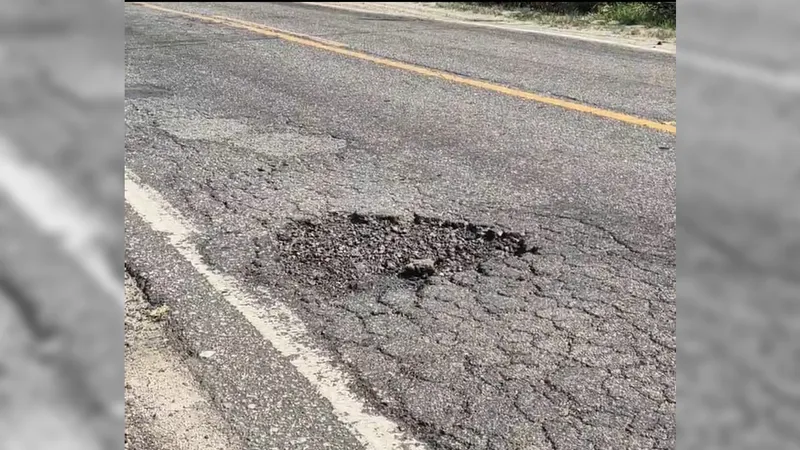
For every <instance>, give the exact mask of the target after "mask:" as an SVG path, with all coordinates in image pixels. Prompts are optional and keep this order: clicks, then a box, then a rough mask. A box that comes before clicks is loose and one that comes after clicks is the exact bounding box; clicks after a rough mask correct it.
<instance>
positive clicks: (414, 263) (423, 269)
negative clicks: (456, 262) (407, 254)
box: [400, 258, 436, 278]
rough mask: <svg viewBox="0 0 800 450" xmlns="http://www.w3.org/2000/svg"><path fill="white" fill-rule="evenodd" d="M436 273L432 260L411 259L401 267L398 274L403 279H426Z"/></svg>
mask: <svg viewBox="0 0 800 450" xmlns="http://www.w3.org/2000/svg"><path fill="white" fill-rule="evenodd" d="M434 273H436V267H435V262H434V261H433V259H430V258H425V259H412V260H411V261H409V263H408V264H406V265H405V266H404V267H403V271H402V272H401V273H400V275H401V276H403V277H405V278H415V277H427V276H431V275H433V274H434Z"/></svg>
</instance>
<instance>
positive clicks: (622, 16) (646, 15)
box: [436, 2, 676, 40]
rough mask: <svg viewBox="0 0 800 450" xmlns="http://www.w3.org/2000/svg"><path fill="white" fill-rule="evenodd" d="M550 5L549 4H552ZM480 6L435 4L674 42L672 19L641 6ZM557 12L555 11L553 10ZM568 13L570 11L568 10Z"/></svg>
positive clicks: (641, 4) (553, 25)
mask: <svg viewBox="0 0 800 450" xmlns="http://www.w3.org/2000/svg"><path fill="white" fill-rule="evenodd" d="M551 4H552V3H551ZM533 5H534V6H531V4H530V3H528V4H525V3H494V4H491V3H483V4H476V3H472V2H438V3H436V6H438V7H440V8H446V9H452V10H458V11H467V12H474V13H478V14H486V15H495V16H500V17H503V18H507V19H512V20H519V21H525V22H533V23H538V24H541V25H545V26H549V27H555V28H573V29H581V28H584V29H585V28H594V29H603V30H609V31H612V32H614V33H618V34H626V35H631V36H644V37H653V38H656V39H660V40H670V39H674V38H675V36H676V34H675V17H674V16H673V17H669V16H666V17H665V16H664V15H659V14H657V12H656V11H655V10H654V8H653V7H652V4H648V3H642V2H628V3H626V2H609V3H606V4H602V5H600V6H599V7H597V8H595V9H594V10H592V11H589V12H586V11H581V10H580V9H579V8H564V10H561V11H552V10H551V9H553V8H542V7H541V6H539V5H541V3H540V4H539V5H537V4H536V3H533ZM555 9H558V8H555ZM570 9H571V10H570Z"/></svg>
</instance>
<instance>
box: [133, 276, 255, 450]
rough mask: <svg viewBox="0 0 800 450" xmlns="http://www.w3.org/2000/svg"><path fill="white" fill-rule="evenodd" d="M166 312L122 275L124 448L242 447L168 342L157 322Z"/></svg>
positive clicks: (220, 449)
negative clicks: (123, 279) (148, 299)
mask: <svg viewBox="0 0 800 450" xmlns="http://www.w3.org/2000/svg"><path fill="white" fill-rule="evenodd" d="M168 314H169V310H168V309H167V308H165V307H153V306H152V305H150V304H149V303H148V301H147V300H146V299H145V298H144V296H143V295H142V292H141V291H140V290H139V288H138V287H137V286H136V284H135V283H134V281H133V280H132V279H131V278H130V277H129V276H128V275H126V276H125V369H126V370H125V375H126V378H125V406H126V408H125V414H126V417H125V419H126V424H127V426H126V432H125V448H126V449H128V450H178V449H198V450H199V449H207V450H212V449H214V450H238V449H241V448H243V447H242V446H241V443H240V442H238V441H237V439H235V438H233V437H231V435H230V434H229V433H228V432H227V430H226V427H227V426H226V425H225V422H224V421H223V419H222V418H221V417H220V416H219V414H218V413H217V412H216V411H215V410H214V408H213V407H212V406H211V402H210V401H209V400H208V399H207V398H206V396H207V394H206V393H205V392H204V391H203V390H202V389H201V388H200V386H199V384H198V383H197V381H196V380H195V379H194V378H193V377H192V374H191V373H190V372H189V369H188V368H187V367H186V366H185V365H184V363H183V361H182V358H181V356H180V354H179V353H178V352H176V351H175V350H173V348H172V347H171V346H170V344H169V338H168V337H167V335H166V333H165V331H164V327H163V324H162V321H163V320H164V319H166V317H167V315H168Z"/></svg>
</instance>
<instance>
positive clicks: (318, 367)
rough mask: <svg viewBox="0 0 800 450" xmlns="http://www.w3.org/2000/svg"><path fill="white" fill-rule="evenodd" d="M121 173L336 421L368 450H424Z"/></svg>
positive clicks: (286, 315) (143, 213) (155, 224)
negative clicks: (211, 261) (206, 257)
mask: <svg viewBox="0 0 800 450" xmlns="http://www.w3.org/2000/svg"><path fill="white" fill-rule="evenodd" d="M137 180H138V178H137V176H136V175H135V174H134V173H132V172H130V171H127V170H126V172H125V201H126V202H127V203H128V204H129V205H130V206H131V207H132V208H133V210H134V211H135V212H136V213H137V214H138V215H139V216H140V217H141V218H142V219H143V220H144V221H145V222H147V223H148V224H149V225H150V227H152V229H153V230H154V231H156V232H159V233H163V234H164V235H165V236H166V238H167V239H168V240H169V242H170V244H171V245H172V246H173V247H174V248H175V249H176V250H177V251H178V253H179V254H180V255H181V256H182V257H183V258H184V259H186V261H188V262H189V263H190V264H191V265H192V267H193V268H194V269H195V270H196V271H197V272H198V273H199V274H200V275H202V276H203V277H204V278H205V280H206V281H207V282H208V283H209V285H211V286H212V287H213V288H214V289H215V290H216V291H217V292H219V293H220V295H221V296H222V297H223V298H224V299H225V300H226V301H227V302H228V303H229V304H230V305H231V306H233V307H234V308H236V310H237V311H239V313H240V314H242V316H244V318H245V319H246V320H247V321H248V322H249V323H250V324H251V325H252V326H253V328H255V329H256V330H257V331H258V332H259V334H261V336H262V337H263V338H264V339H265V340H266V341H267V342H269V343H270V344H271V345H272V347H273V348H275V350H277V351H278V352H279V353H280V354H281V355H283V356H284V357H286V359H287V360H289V361H290V362H291V364H292V365H293V366H294V367H295V369H297V371H298V372H299V373H300V374H301V375H302V376H303V377H305V378H306V379H307V380H308V381H309V382H310V383H311V385H312V386H314V387H315V388H316V389H317V391H318V393H319V394H320V395H321V396H322V397H323V398H325V399H326V400H328V402H330V404H331V406H332V407H333V412H334V414H335V415H336V417H337V419H339V421H341V422H342V423H343V424H345V425H346V426H347V427H348V429H349V430H350V431H351V432H352V433H353V435H354V436H355V437H356V438H357V439H358V440H359V441H360V442H361V443H362V444H363V445H364V446H365V447H366V448H367V449H369V450H424V449H425V448H426V447H425V446H424V445H423V444H422V443H420V442H417V441H415V440H413V439H410V438H406V437H404V436H403V434H402V433H401V432H400V431H399V429H398V427H397V425H396V424H395V423H393V422H392V421H390V420H389V419H387V418H385V417H382V416H378V415H374V414H370V413H369V412H367V408H366V405H365V404H364V403H363V402H362V401H361V400H360V399H358V398H357V397H356V396H355V395H354V394H353V393H352V392H351V391H350V390H349V388H348V384H349V379H348V377H347V376H346V375H345V374H344V373H342V372H341V371H339V370H337V369H336V368H334V366H333V365H332V364H331V362H330V360H329V359H328V358H327V357H326V356H324V355H323V354H322V353H321V352H319V351H317V350H315V349H313V348H311V347H309V346H308V345H306V344H305V342H310V339H309V335H308V332H307V331H306V328H305V325H304V324H303V322H302V321H301V320H300V319H299V318H297V316H296V315H295V314H294V313H293V312H292V311H291V310H290V309H289V308H288V307H286V306H285V305H284V304H282V303H280V302H278V301H275V302H274V305H275V306H272V307H269V308H266V307H264V306H262V305H260V304H259V302H258V301H257V300H256V299H254V298H252V297H250V296H249V295H248V294H246V293H245V292H244V290H243V289H241V288H240V287H239V286H238V283H237V282H236V280H235V279H234V278H232V277H230V276H227V275H223V274H220V273H218V272H215V271H214V270H212V269H211V268H210V267H209V266H208V265H206V264H205V263H204V262H203V258H202V256H200V253H199V252H198V251H197V248H196V247H195V245H194V244H193V243H192V242H191V237H192V235H193V234H194V232H193V228H192V226H191V225H190V224H189V222H188V221H186V220H185V219H184V218H183V217H182V216H181V215H180V213H179V212H178V211H177V210H175V209H174V208H173V207H172V206H171V205H170V204H169V203H168V202H167V201H166V200H165V199H164V198H163V197H162V196H161V194H159V193H158V192H157V191H155V190H153V189H151V188H150V187H149V186H146V185H143V184H140V182H139V181H137Z"/></svg>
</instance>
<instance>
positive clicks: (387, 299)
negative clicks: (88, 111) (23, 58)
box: [125, 3, 676, 449]
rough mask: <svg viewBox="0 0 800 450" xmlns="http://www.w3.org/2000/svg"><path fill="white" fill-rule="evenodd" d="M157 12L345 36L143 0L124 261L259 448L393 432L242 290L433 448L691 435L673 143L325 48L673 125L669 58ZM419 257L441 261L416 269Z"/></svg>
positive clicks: (359, 17)
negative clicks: (359, 416)
mask: <svg viewBox="0 0 800 450" xmlns="http://www.w3.org/2000/svg"><path fill="white" fill-rule="evenodd" d="M164 6H166V7H168V8H172V9H180V10H181V11H185V12H190V13H192V14H202V15H205V16H213V15H221V16H226V17H229V18H234V19H239V20H246V21H249V22H255V23H261V24H264V25H267V26H270V27H274V28H278V29H281V30H287V31H291V32H294V33H302V34H305V35H309V36H313V37H316V38H323V39H326V40H328V43H327V44H325V48H320V47H318V46H317V47H315V46H313V45H309V44H308V43H307V42H306V41H303V42H297V41H296V40H295V41H294V42H293V41H292V40H291V39H287V38H285V36H284V35H276V34H275V33H274V32H273V33H272V34H270V33H266V34H264V33H261V34H259V33H257V32H254V31H252V30H251V31H248V30H243V29H241V28H235V27H231V26H229V25H225V24H221V23H209V22H207V21H202V20H198V19H197V18H192V17H187V16H182V15H179V14H174V13H170V12H166V11H162V10H154V9H151V8H146V7H143V6H140V5H133V4H129V5H126V8H125V11H126V12H125V19H126V28H125V35H126V42H125V46H126V102H125V118H126V119H125V123H126V127H127V139H126V145H125V147H126V168H127V170H128V171H130V173H131V175H130V177H132V178H131V179H135V180H136V181H135V185H136V186H147V187H148V188H149V189H152V190H154V191H156V192H158V194H159V195H160V197H163V198H162V199H161V200H159V201H149V203H148V201H145V200H142V199H144V198H146V197H147V196H146V195H145V194H143V192H145V191H144V190H140V189H139V188H136V191H135V192H138V193H139V194H136V195H138V197H136V198H138V199H139V200H137V202H139V203H136V202H133V203H131V202H129V206H130V208H129V209H128V211H127V214H126V222H127V236H128V244H127V256H126V263H127V267H128V270H129V271H130V272H131V273H132V275H133V276H134V278H136V279H137V280H138V281H139V283H140V284H141V285H142V286H143V287H144V291H145V294H146V295H147V296H148V298H149V299H150V301H151V302H154V303H158V302H165V303H167V304H168V305H170V306H171V307H172V308H173V309H174V314H173V316H172V318H171V321H170V325H171V327H172V329H173V335H174V338H175V341H176V342H177V343H179V344H180V346H181V347H180V348H182V349H184V350H185V351H186V352H187V353H188V355H189V356H190V361H191V368H192V370H193V373H194V374H195V376H197V377H199V378H200V379H202V380H203V382H202V383H201V384H202V385H203V386H204V387H206V388H207V389H208V390H209V392H210V393H211V398H213V399H214V402H215V405H216V406H217V407H218V408H219V410H220V411H221V412H222V415H223V416H224V417H225V419H226V420H227V421H228V422H229V423H230V424H231V427H232V428H233V429H234V430H235V431H236V433H237V434H238V435H239V436H240V437H242V441H243V442H245V443H246V444H245V445H248V446H249V447H250V448H309V449H311V448H314V449H316V448H342V449H345V448H346V449H350V448H360V447H361V448H364V447H369V448H380V447H376V446H375V445H374V444H369V442H368V439H367V440H364V439H361V438H359V436H357V435H358V432H354V430H358V429H360V428H359V426H358V425H353V424H352V423H350V424H349V425H348V423H349V422H347V419H346V417H345V418H344V419H343V415H342V414H341V411H342V410H343V408H342V404H343V403H342V402H341V401H340V400H337V399H339V398H341V396H340V395H339V396H337V395H338V394H337V393H336V392H332V391H330V390H328V391H326V390H325V389H321V388H320V386H324V385H325V383H324V381H322V382H320V381H313V380H314V377H313V376H311V375H309V373H310V372H308V371H304V369H303V367H305V366H303V365H302V364H303V363H302V362H297V358H298V357H299V356H302V355H299V356H298V355H295V356H294V357H293V358H287V354H288V352H287V351H286V350H285V347H286V346H285V345H284V346H283V347H282V345H283V344H280V342H283V341H280V336H278V335H276V336H275V340H274V341H273V343H272V344H273V345H270V344H269V343H267V342H265V341H264V339H263V336H266V335H268V334H269V330H266V331H264V330H261V331H260V333H261V335H259V333H258V332H256V329H255V328H254V327H253V326H252V323H253V322H252V321H251V322H250V323H248V320H245V318H244V317H243V316H242V315H241V314H237V311H236V309H235V308H234V307H232V306H231V305H232V304H233V305H235V304H236V302H235V301H234V302H231V300H229V299H230V298H231V296H233V297H236V296H237V295H238V294H231V293H230V292H231V291H230V290H229V289H227V288H226V289H221V288H219V286H222V285H223V284H224V285H225V286H231V285H232V284H231V283H236V285H237V286H240V287H241V289H242V292H244V294H241V295H249V296H251V297H252V298H255V299H256V302H257V303H259V304H260V305H261V306H263V308H264V310H265V311H270V310H273V309H274V308H277V307H276V306H275V305H276V304H281V305H284V306H286V307H287V308H288V311H290V314H292V315H295V316H296V317H299V318H300V319H301V320H302V322H303V323H304V324H305V327H306V328H307V330H308V334H309V336H310V338H311V341H310V343H308V345H309V346H311V347H313V348H314V349H317V350H318V351H320V352H323V353H324V354H326V355H329V356H330V357H331V358H332V360H333V362H334V365H335V366H336V367H337V370H342V371H343V372H344V373H346V374H348V376H349V377H350V379H351V380H352V381H353V382H352V383H351V384H350V386H349V390H350V391H351V392H353V393H354V394H355V395H356V396H357V398H359V399H361V400H362V401H364V402H365V403H366V404H367V405H368V407H369V410H370V414H373V415H375V416H380V417H388V418H389V419H391V420H392V421H393V422H394V423H397V424H398V425H399V429H400V430H401V432H403V433H406V434H407V435H408V436H410V437H412V438H414V439H417V440H419V441H421V442H423V443H424V444H425V446H427V447H429V448H443V449H528V448H542V449H546V448H552V449H589V448H598V449H601V448H606V449H607V448H615V449H617V448H637V449H640V448H661V449H667V448H674V446H675V441H676V426H675V425H676V421H675V405H676V403H675V396H676V392H675V388H676V381H675V380H676V373H675V372H676V370H675V361H676V337H675V327H676V294H675V265H676V252H675V192H676V188H675V178H676V177H675V168H676V157H675V143H676V139H675V136H674V135H673V134H670V133H666V132H661V131H656V130H652V129H648V128H646V127H641V126H637V125H634V124H630V123H626V122H624V121H618V120H612V119H608V118H602V117H598V116H596V115H593V114H590V113H587V112H581V111H576V110H570V109H565V108H561V107H558V106H552V105H546V104H542V103H541V102H537V101H535V100H529V99H523V98H519V97H515V96H512V95H503V94H501V93H498V92H495V91H491V90H487V89H484V88H480V87H476V86H474V85H473V86H467V85H464V83H458V82H450V81H447V80H443V79H440V78H433V77H429V76H423V75H420V71H419V70H417V72H415V71H413V70H411V71H410V70H407V69H404V68H402V67H399V68H398V67H389V66H387V65H386V64H379V63H375V62H374V61H371V60H369V59H368V58H367V59H365V58H360V57H354V56H352V54H342V52H339V53H337V52H335V51H331V50H330V48H342V45H346V46H347V49H349V51H354V52H359V55H360V54H362V53H364V54H368V55H373V56H382V57H387V58H392V59H393V60H399V61H402V62H403V63H405V64H411V65H413V67H416V68H426V70H429V69H438V70H443V71H448V72H452V73H456V74H459V75H461V76H462V77H465V78H470V79H477V80H483V81H488V82H492V83H496V84H502V85H506V86H510V87H514V88H517V89H520V90H524V91H527V92H533V93H536V94H541V95H549V96H552V97H555V98H559V99H570V100H571V101H572V102H576V103H579V104H582V105H588V106H594V107H597V108H602V109H605V110H612V111H618V112H622V113H626V114H630V115H634V116H637V117H641V118H645V119H649V120H652V121H656V122H667V121H673V120H675V111H676V106H675V59H674V57H673V56H669V55H664V54H657V53H649V52H642V51H638V50H632V49H625V48H617V47H613V46H605V45H600V44H593V43H587V42H579V41H574V40H564V39H558V38H553V37H541V36H534V35H526V34H518V33H510V32H502V31H498V30H487V29H474V28H469V27H463V26H455V25H448V24H442V23H434V22H426V21H416V20H387V18H386V17H384V16H370V15H365V14H360V13H349V12H344V11H332V10H326V9H319V8H312V7H308V6H302V5H289V4H275V3H261V4H256V3H253V4H235V3H228V4H222V3H218V4H215V3H204V4H199V5H196V4H191V3H181V4H170V5H166V4H165V5H164ZM330 41H333V42H330ZM415 70H416V69H415ZM131 186H134V185H133V184H132V185H131ZM131 189H133V187H132V188H131ZM131 192H134V191H131ZM148 192H149V191H148ZM148 195H149V194H148ZM150 198H155V197H152V196H151V197H150ZM134 203H136V204H134ZM167 203H168V204H169V205H171V208H174V210H173V209H171V208H166V206H165V205H166V204H167ZM156 204H160V205H161V206H164V207H165V209H164V211H171V212H164V211H161V210H157V209H153V208H150V209H148V208H149V207H150V206H153V205H156ZM156 206H157V205H156ZM178 215H180V216H182V217H183V218H184V219H185V221H188V222H191V224H192V226H193V227H194V228H196V230H197V233H196V235H195V236H194V238H193V239H194V240H193V241H192V242H193V244H195V245H192V246H191V247H192V248H191V249H189V248H188V247H185V246H182V244H180V239H178V238H177V237H180V236H182V233H183V231H181V230H182V228H180V227H179V226H178V222H179V221H178V220H177V219H175V217H177V216H178ZM170 217H171V218H170ZM187 227H188V225H187ZM154 229H155V231H154ZM171 236H172V237H171ZM176 236H177V237H176ZM194 251H197V252H198V253H199V256H198V257H197V258H196V259H193V258H192V256H191V255H193V254H194V253H192V252H194ZM426 258H431V259H433V265H434V267H433V268H431V271H432V273H430V274H426V275H427V276H419V277H409V276H406V275H407V274H406V272H404V271H403V270H404V269H403V267H404V265H405V264H406V263H408V262H409V261H410V260H411V259H426ZM424 265H425V264H423V266H424ZM205 267H208V268H209V269H208V270H209V271H214V273H218V274H221V275H224V276H227V277H228V278H224V279H223V278H219V277H217V278H215V277H214V276H208V275H207V274H206V275H204V273H205ZM201 275H202V276H201ZM204 277H205V278H204ZM220 280H222V281H220ZM225 280H228V281H225ZM231 280H232V281H231ZM226 299H227V300H226ZM248 307H249V306H248ZM240 311H249V310H247V309H242V308H240ZM245 317H246V315H245ZM256 328H257V327H256ZM275 342H278V344H275ZM208 350H213V351H214V352H215V353H214V354H215V355H216V357H214V358H201V357H198V355H200V354H201V352H204V351H208ZM206 354H207V353H206ZM300 359H302V358H300ZM301 375H302V376H301ZM309 380H312V381H309ZM309 383H311V384H309ZM315 383H316V384H315ZM362 437H363V436H362ZM373 442H374V441H373ZM370 445H372V447H370ZM386 448H389V447H386ZM396 448H401V447H396Z"/></svg>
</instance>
